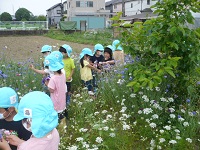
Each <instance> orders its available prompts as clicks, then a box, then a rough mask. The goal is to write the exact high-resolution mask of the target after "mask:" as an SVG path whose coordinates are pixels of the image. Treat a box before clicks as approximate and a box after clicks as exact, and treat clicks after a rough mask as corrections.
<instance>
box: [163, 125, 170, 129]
mask: <svg viewBox="0 0 200 150" xmlns="http://www.w3.org/2000/svg"><path fill="white" fill-rule="evenodd" d="M163 128H164V129H166V130H171V127H170V126H164V127H163Z"/></svg>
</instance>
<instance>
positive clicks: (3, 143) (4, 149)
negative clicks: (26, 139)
mask: <svg viewBox="0 0 200 150" xmlns="http://www.w3.org/2000/svg"><path fill="white" fill-rule="evenodd" d="M0 149H2V150H11V148H10V146H9V145H8V142H7V141H6V140H5V139H4V138H2V141H0Z"/></svg>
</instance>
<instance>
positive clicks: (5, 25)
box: [0, 21, 48, 30]
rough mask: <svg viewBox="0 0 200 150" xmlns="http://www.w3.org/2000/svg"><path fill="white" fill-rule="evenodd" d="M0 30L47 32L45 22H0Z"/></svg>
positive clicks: (46, 23)
mask: <svg viewBox="0 0 200 150" xmlns="http://www.w3.org/2000/svg"><path fill="white" fill-rule="evenodd" d="M0 30H48V22H47V21H0Z"/></svg>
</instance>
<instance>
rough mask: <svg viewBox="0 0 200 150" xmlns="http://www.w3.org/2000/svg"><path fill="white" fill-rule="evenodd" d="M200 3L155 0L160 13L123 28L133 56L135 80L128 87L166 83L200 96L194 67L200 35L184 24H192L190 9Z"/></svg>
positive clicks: (199, 51) (198, 56) (198, 58)
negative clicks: (155, 16) (152, 17)
mask: <svg viewBox="0 0 200 150" xmlns="http://www.w3.org/2000/svg"><path fill="white" fill-rule="evenodd" d="M199 3H200V2H198V1H196V0H180V1H177V0H163V1H162V2H157V3H156V4H155V5H154V6H153V8H155V9H156V11H155V13H157V14H159V16H158V17H157V18H154V19H150V20H147V21H146V22H144V23H142V22H135V23H134V24H133V27H132V28H129V29H127V30H125V31H123V33H122V43H123V44H124V45H123V46H124V49H125V50H126V52H127V53H131V54H132V56H134V57H135V58H136V59H135V60H136V62H135V63H134V65H132V66H131V69H132V74H133V76H134V79H133V81H132V82H130V83H129V84H128V86H133V87H134V90H135V91H138V90H139V89H140V88H141V87H147V86H148V87H149V88H150V89H151V88H153V87H156V86H158V85H159V86H160V85H162V84H164V83H165V84H166V85H167V86H168V90H170V91H171V93H173V94H177V95H178V94H179V95H181V96H199V91H198V89H197V85H196V83H197V81H198V80H199V74H198V72H197V71H196V70H198V68H199V61H200V49H199V47H200V41H199V39H200V38H199V37H200V36H199V35H200V34H199V33H198V32H197V31H196V30H195V29H190V28H188V27H187V24H188V23H190V24H193V22H194V18H193V16H192V14H191V11H193V12H198V11H199V6H200V5H199ZM118 19H119V17H118ZM114 20H117V18H114ZM194 93H196V94H194Z"/></svg>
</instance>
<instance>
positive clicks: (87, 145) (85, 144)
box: [82, 142, 90, 149]
mask: <svg viewBox="0 0 200 150" xmlns="http://www.w3.org/2000/svg"><path fill="white" fill-rule="evenodd" d="M82 144H83V148H87V149H88V148H89V147H90V145H89V144H87V143H86V142H82Z"/></svg>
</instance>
